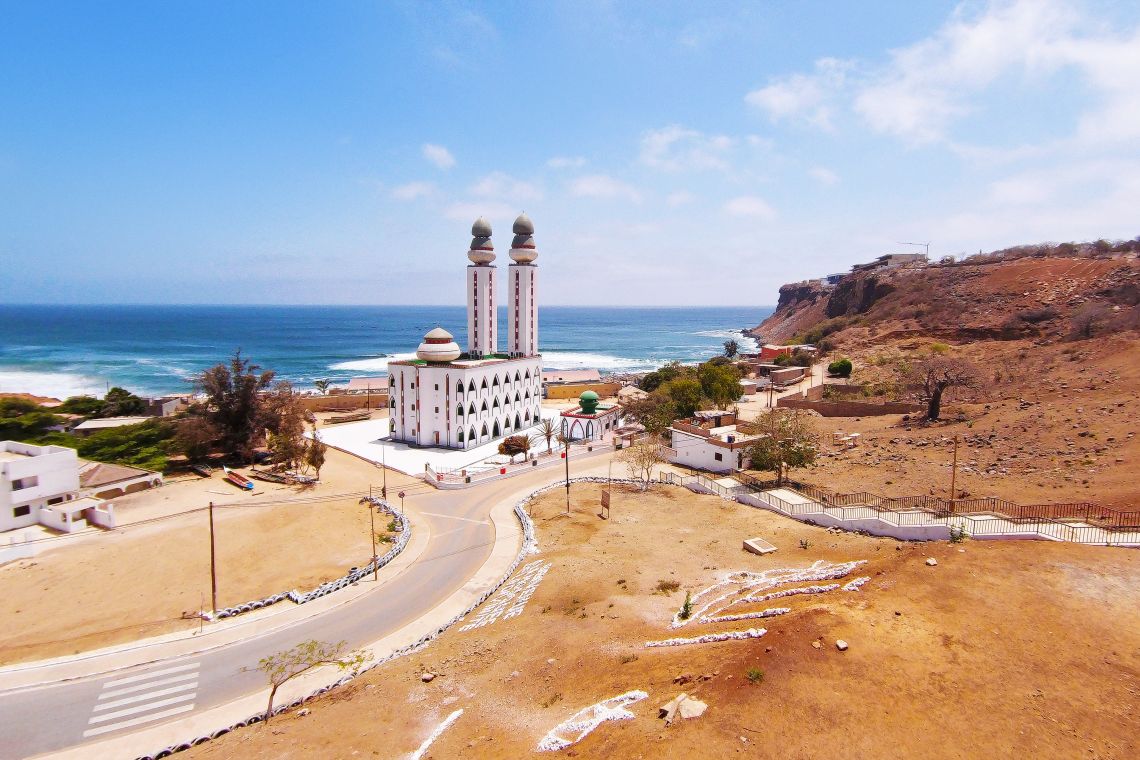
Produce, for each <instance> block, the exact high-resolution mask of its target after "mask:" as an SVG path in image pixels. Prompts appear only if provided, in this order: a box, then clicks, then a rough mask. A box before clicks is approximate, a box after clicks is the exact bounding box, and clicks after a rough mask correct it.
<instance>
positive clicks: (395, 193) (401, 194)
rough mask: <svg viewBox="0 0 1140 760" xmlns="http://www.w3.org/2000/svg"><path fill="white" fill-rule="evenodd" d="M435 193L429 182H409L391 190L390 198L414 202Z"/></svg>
mask: <svg viewBox="0 0 1140 760" xmlns="http://www.w3.org/2000/svg"><path fill="white" fill-rule="evenodd" d="M433 193H435V185H433V184H432V183H431V182H409V183H407V184H405V185H399V186H397V187H394V188H392V197H393V198H395V199H397V200H401V201H414V200H415V199H416V198H426V197H427V196H429V195H432V194H433Z"/></svg>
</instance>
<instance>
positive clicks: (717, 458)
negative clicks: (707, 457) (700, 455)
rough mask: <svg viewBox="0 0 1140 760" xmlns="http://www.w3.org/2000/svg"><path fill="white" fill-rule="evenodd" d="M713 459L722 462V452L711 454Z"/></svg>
mask: <svg viewBox="0 0 1140 760" xmlns="http://www.w3.org/2000/svg"><path fill="white" fill-rule="evenodd" d="M713 459H715V460H716V461H718V462H723V461H724V454H721V453H720V452H717V453H716V454H713Z"/></svg>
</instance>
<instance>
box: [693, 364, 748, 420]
mask: <svg viewBox="0 0 1140 760" xmlns="http://www.w3.org/2000/svg"><path fill="white" fill-rule="evenodd" d="M697 376H698V377H699V378H700V383H701V392H702V393H703V394H704V395H705V396H706V397H707V398H708V399H709V400H710V401H712V402H713V403H714V404H716V408H717V409H724V408H725V407H726V406H728V405H729V404H731V403H732V402H733V401H736V400H737V399H739V398H740V392H741V391H740V373H739V372H737V371H736V368H735V367H733V366H732V365H730V364H713V363H711V362H706V363H704V364H702V365H701V366H700V367H698V368H697Z"/></svg>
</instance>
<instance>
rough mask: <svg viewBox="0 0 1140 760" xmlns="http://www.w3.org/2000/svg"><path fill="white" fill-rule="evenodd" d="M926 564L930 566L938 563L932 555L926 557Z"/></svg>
mask: <svg viewBox="0 0 1140 760" xmlns="http://www.w3.org/2000/svg"><path fill="white" fill-rule="evenodd" d="M926 564H928V565H930V566H931V567H936V566H937V565H938V560H936V559H934V557H928V558H927V559H926Z"/></svg>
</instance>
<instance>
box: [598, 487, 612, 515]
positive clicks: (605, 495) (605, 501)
mask: <svg viewBox="0 0 1140 760" xmlns="http://www.w3.org/2000/svg"><path fill="white" fill-rule="evenodd" d="M598 517H600V518H602V519H603V520H608V519H610V492H609V489H605V490H603V491H602V511H601V512H599V513H598Z"/></svg>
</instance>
